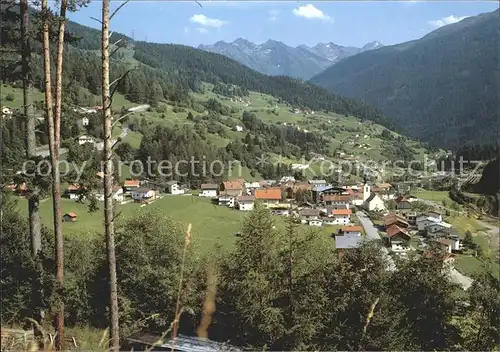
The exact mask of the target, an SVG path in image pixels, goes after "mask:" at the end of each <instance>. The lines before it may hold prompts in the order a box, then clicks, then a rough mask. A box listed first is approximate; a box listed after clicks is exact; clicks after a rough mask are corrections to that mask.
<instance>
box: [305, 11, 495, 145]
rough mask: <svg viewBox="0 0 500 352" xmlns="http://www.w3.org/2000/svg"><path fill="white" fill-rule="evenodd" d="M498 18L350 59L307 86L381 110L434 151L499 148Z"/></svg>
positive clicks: (464, 22) (472, 21)
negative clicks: (486, 145) (493, 145)
mask: <svg viewBox="0 0 500 352" xmlns="http://www.w3.org/2000/svg"><path fill="white" fill-rule="evenodd" d="M498 16H499V11H498V10H497V11H494V12H491V13H486V14H482V15H479V16H475V17H468V18H466V19H464V20H462V21H460V22H458V23H456V24H450V25H447V26H444V27H441V28H439V29H437V30H435V31H433V32H431V33H429V34H427V35H426V36H424V37H422V38H421V39H418V40H414V41H410V42H406V43H402V44H398V45H393V46H386V47H383V48H381V49H379V50H373V51H367V52H364V53H361V54H359V55H355V56H351V57H349V58H347V59H345V60H342V61H340V62H339V63H337V64H335V65H333V66H331V67H329V68H328V69H326V70H325V71H324V72H322V73H320V74H319V75H317V76H316V77H314V78H313V79H312V80H311V82H312V83H315V84H318V85H321V86H323V87H325V88H327V89H329V90H330V91H332V92H334V93H337V94H340V95H343V96H347V97H351V98H355V99H362V100H364V101H366V102H368V103H371V104H373V105H375V106H377V107H379V108H381V109H382V110H383V111H384V112H385V113H386V114H387V115H388V116H390V117H391V120H392V122H393V123H395V125H396V127H397V128H398V129H399V130H402V131H405V132H406V133H407V134H409V135H411V136H413V137H416V138H419V139H421V140H426V141H429V142H431V143H433V144H435V145H439V146H442V147H450V148H453V147H457V146H459V145H463V144H465V143H474V144H483V143H495V142H496V143H498V142H497V141H498V133H499V130H500V111H499V109H498V106H499V105H498V104H499V82H500V80H499V76H498V47H499V38H500V35H499V34H500V33H499V27H498Z"/></svg>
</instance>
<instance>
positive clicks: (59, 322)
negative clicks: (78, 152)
mask: <svg viewBox="0 0 500 352" xmlns="http://www.w3.org/2000/svg"><path fill="white" fill-rule="evenodd" d="M42 12H43V62H44V77H45V109H46V115H47V122H48V126H49V150H50V159H51V167H52V202H53V213H54V234H55V237H56V264H57V269H56V281H57V286H58V290H59V294H61V293H62V288H63V267H64V262H63V236H62V226H61V225H62V214H61V182H60V174H59V136H58V135H56V131H59V130H60V116H61V112H60V106H61V104H60V99H61V83H62V81H61V78H62V53H63V44H64V21H61V22H60V24H59V42H58V50H57V69H56V76H57V77H56V116H54V114H53V109H52V102H53V101H52V80H51V72H50V71H51V70H50V38H49V18H48V16H49V13H48V0H42ZM65 14H66V0H62V1H61V15H64V16H65ZM61 30H62V35H61ZM57 101H59V104H58V103H57ZM58 298H59V309H58V313H57V318H56V328H57V336H56V345H57V348H58V349H59V350H62V349H63V348H64V303H63V301H62V297H61V296H59V297H58Z"/></svg>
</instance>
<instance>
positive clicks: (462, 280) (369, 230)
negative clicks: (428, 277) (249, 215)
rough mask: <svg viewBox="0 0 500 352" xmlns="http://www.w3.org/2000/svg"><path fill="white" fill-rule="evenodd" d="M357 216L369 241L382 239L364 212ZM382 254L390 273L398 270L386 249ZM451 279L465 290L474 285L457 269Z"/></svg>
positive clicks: (384, 248)
mask: <svg viewBox="0 0 500 352" xmlns="http://www.w3.org/2000/svg"><path fill="white" fill-rule="evenodd" d="M356 216H357V217H358V220H359V222H360V223H361V225H362V226H363V228H364V229H365V233H366V238H367V239H368V240H370V241H371V240H380V239H381V237H380V235H379V234H378V230H377V228H376V227H375V225H374V224H373V222H372V221H371V219H370V218H369V217H368V215H366V213H364V212H363V211H357V212H356ZM381 249H382V254H383V255H384V256H385V258H386V259H387V262H388V263H389V268H388V269H389V270H390V271H395V270H396V264H395V263H394V259H393V258H392V257H391V255H390V254H389V250H388V249H387V248H386V247H382V248H381ZM450 278H451V279H452V280H453V281H454V282H456V283H457V284H459V285H460V286H462V288H463V289H464V290H467V289H468V288H469V287H470V286H471V285H472V279H471V278H470V277H468V276H465V275H463V274H461V273H460V272H459V271H458V270H457V269H455V268H452V269H451V270H450Z"/></svg>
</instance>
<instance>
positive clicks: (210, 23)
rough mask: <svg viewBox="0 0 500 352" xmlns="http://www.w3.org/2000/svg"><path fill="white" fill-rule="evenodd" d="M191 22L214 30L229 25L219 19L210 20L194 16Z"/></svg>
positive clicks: (205, 17)
mask: <svg viewBox="0 0 500 352" xmlns="http://www.w3.org/2000/svg"><path fill="white" fill-rule="evenodd" d="M189 21H191V22H193V23H197V24H199V25H201V26H203V27H213V28H220V27H222V26H223V25H225V24H227V22H226V21H222V20H219V19H217V18H210V17H207V16H205V15H193V16H192V17H191V18H190V19H189Z"/></svg>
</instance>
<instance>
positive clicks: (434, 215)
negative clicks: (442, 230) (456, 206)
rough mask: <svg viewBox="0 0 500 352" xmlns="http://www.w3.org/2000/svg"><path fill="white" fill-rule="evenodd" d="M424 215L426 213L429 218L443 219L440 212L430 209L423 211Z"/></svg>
mask: <svg viewBox="0 0 500 352" xmlns="http://www.w3.org/2000/svg"><path fill="white" fill-rule="evenodd" d="M425 215H427V216H428V217H430V218H434V219H437V220H438V221H443V215H442V214H441V213H440V212H437V211H434V210H431V211H428V212H427V213H425Z"/></svg>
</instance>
